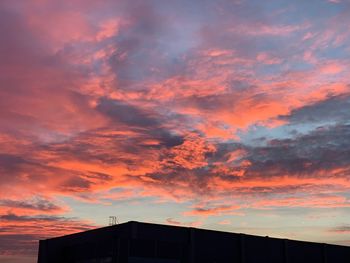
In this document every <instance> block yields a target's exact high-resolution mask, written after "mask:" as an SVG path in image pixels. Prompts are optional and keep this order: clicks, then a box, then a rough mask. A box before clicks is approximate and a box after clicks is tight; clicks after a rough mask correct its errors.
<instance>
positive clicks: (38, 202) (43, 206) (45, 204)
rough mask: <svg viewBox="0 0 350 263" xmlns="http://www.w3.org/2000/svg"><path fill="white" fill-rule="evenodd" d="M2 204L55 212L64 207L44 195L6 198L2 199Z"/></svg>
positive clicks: (0, 204)
mask: <svg viewBox="0 0 350 263" xmlns="http://www.w3.org/2000/svg"><path fill="white" fill-rule="evenodd" d="M0 206H4V207H9V208H24V209H29V210H38V211H42V212H55V211H60V210H61V209H62V208H61V207H60V206H59V205H56V204H55V203H53V202H51V201H49V200H47V199H45V198H42V197H35V198H32V199H31V200H10V199H4V200H0Z"/></svg>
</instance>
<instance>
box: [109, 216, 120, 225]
mask: <svg viewBox="0 0 350 263" xmlns="http://www.w3.org/2000/svg"><path fill="white" fill-rule="evenodd" d="M117 224H119V221H118V219H117V217H116V216H109V225H110V226H114V225H117Z"/></svg>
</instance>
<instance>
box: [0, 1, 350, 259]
mask: <svg viewBox="0 0 350 263" xmlns="http://www.w3.org/2000/svg"><path fill="white" fill-rule="evenodd" d="M349 24H350V2H349V1H345V0H343V1H342V0H328V1H327V0H307V1H306V0H295V1H287V0H286V1H282V0H276V1H273V0H271V1H261V0H1V1H0V38H1V39H0V262H21V263H29V262H34V261H35V260H36V254H37V245H38V242H37V241H38V239H43V238H49V237H52V236H57V235H63V234H67V233H72V232H76V231H82V230H86V229H90V228H95V227H99V226H105V225H107V224H108V217H109V216H110V215H116V216H117V217H118V219H119V221H120V222H126V221H129V220H137V221H146V222H155V223H162V224H174V225H183V226H193V227H201V228H209V229H219V230H224V231H232V232H243V233H250V234H257V235H269V236H275V237H285V238H290V239H301V240H310V241H316V242H328V243H335V244H344V245H350V222H349V218H350V86H349V83H350V60H349V58H350V27H349Z"/></svg>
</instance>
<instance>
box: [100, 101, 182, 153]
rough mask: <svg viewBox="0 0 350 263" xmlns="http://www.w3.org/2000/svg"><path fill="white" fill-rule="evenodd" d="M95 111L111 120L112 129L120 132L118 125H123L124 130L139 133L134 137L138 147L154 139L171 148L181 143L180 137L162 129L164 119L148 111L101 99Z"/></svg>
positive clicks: (165, 121)
mask: <svg viewBox="0 0 350 263" xmlns="http://www.w3.org/2000/svg"><path fill="white" fill-rule="evenodd" d="M97 110H98V111H99V112H101V113H102V114H105V115H106V116H108V117H109V118H110V119H111V120H112V122H113V123H112V127H115V128H119V130H121V129H122V127H120V125H125V126H124V127H123V128H124V129H126V130H128V129H131V130H133V131H135V132H137V133H139V138H137V137H138V136H136V141H135V143H136V144H138V145H142V144H143V141H145V140H149V139H155V140H159V142H160V145H162V146H167V147H173V146H176V145H179V144H181V143H182V141H183V139H182V137H181V136H179V135H176V134H174V133H172V132H171V131H170V130H168V129H166V128H164V127H163V125H164V124H165V123H167V120H166V117H163V116H161V115H159V114H157V113H155V112H152V111H150V110H146V109H142V108H140V107H138V106H135V105H131V104H128V103H126V102H123V101H119V100H110V99H101V100H100V102H99V104H98V106H97ZM129 146H130V147H131V145H129Z"/></svg>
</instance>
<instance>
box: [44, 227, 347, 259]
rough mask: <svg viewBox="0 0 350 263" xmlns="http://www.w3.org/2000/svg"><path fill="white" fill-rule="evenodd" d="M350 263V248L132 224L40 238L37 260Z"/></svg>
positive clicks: (192, 229)
mask: <svg viewBox="0 0 350 263" xmlns="http://www.w3.org/2000/svg"><path fill="white" fill-rule="evenodd" d="M62 262H64V263H229V262H232V263H258V262H262V263H267V262H268V263H304V262H305V263H310V262H312V263H350V247H344V246H335V245H326V244H321V243H311V242H302V241H294V240H285V239H276V238H269V237H258V236H251V235H244V234H234V233H226V232H219V231H210V230H200V229H194V228H183V227H173V226H163V225H154V224H145V223H137V222H129V223H125V224H121V225H117V226H113V227H107V228H102V229H97V230H93V231H87V232H83V233H78V234H75V235H69V236H64V237H60V238H55V239H49V240H45V241H41V242H40V250H39V258H38V263H62Z"/></svg>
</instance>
